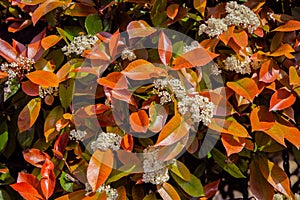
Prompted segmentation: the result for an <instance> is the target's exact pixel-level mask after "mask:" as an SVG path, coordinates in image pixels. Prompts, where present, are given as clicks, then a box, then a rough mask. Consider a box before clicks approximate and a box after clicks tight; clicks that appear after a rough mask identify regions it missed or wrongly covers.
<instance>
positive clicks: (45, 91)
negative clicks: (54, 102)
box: [39, 86, 58, 98]
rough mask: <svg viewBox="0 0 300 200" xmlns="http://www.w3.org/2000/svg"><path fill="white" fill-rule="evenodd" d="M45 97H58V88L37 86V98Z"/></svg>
mask: <svg viewBox="0 0 300 200" xmlns="http://www.w3.org/2000/svg"><path fill="white" fill-rule="evenodd" d="M47 95H52V96H58V87H42V86H39V96H40V97H41V98H45V97H46V96H47Z"/></svg>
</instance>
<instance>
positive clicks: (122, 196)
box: [117, 186, 127, 200]
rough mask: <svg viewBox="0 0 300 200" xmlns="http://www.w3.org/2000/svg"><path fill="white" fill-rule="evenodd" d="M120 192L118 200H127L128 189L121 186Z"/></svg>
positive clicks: (118, 189)
mask: <svg viewBox="0 0 300 200" xmlns="http://www.w3.org/2000/svg"><path fill="white" fill-rule="evenodd" d="M117 191H118V200H126V199H127V197H126V188H125V187H124V186H120V187H118V188H117Z"/></svg>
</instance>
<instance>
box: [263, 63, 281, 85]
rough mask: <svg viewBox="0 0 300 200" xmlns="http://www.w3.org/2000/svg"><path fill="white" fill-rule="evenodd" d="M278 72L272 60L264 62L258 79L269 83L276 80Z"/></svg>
mask: <svg viewBox="0 0 300 200" xmlns="http://www.w3.org/2000/svg"><path fill="white" fill-rule="evenodd" d="M278 74H279V68H278V66H277V65H276V63H275V62H274V61H273V60H268V61H267V62H265V63H264V64H263V65H262V66H261V68H260V71H259V81H262V82H264V83H271V82H273V81H275V80H276V78H277V76H278Z"/></svg>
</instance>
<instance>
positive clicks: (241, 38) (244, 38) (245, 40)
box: [233, 31, 248, 48]
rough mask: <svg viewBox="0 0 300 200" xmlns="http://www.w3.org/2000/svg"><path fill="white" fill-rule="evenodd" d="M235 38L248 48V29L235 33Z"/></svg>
mask: <svg viewBox="0 0 300 200" xmlns="http://www.w3.org/2000/svg"><path fill="white" fill-rule="evenodd" d="M233 40H234V41H235V43H236V44H237V45H239V46H240V47H241V48H246V47H247V46H248V34H247V33H246V31H240V32H237V33H234V34H233Z"/></svg>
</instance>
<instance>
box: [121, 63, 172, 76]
mask: <svg viewBox="0 0 300 200" xmlns="http://www.w3.org/2000/svg"><path fill="white" fill-rule="evenodd" d="M122 73H123V74H124V75H125V76H127V77H128V78H130V79H132V80H145V79H150V78H158V77H159V76H164V75H166V73H167V72H166V70H165V69H163V68H159V67H155V66H154V65H153V64H152V63H150V62H148V61H146V60H143V59H138V60H135V61H133V62H131V63H129V65H128V66H127V67H126V68H125V69H124V70H123V71H122Z"/></svg>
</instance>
